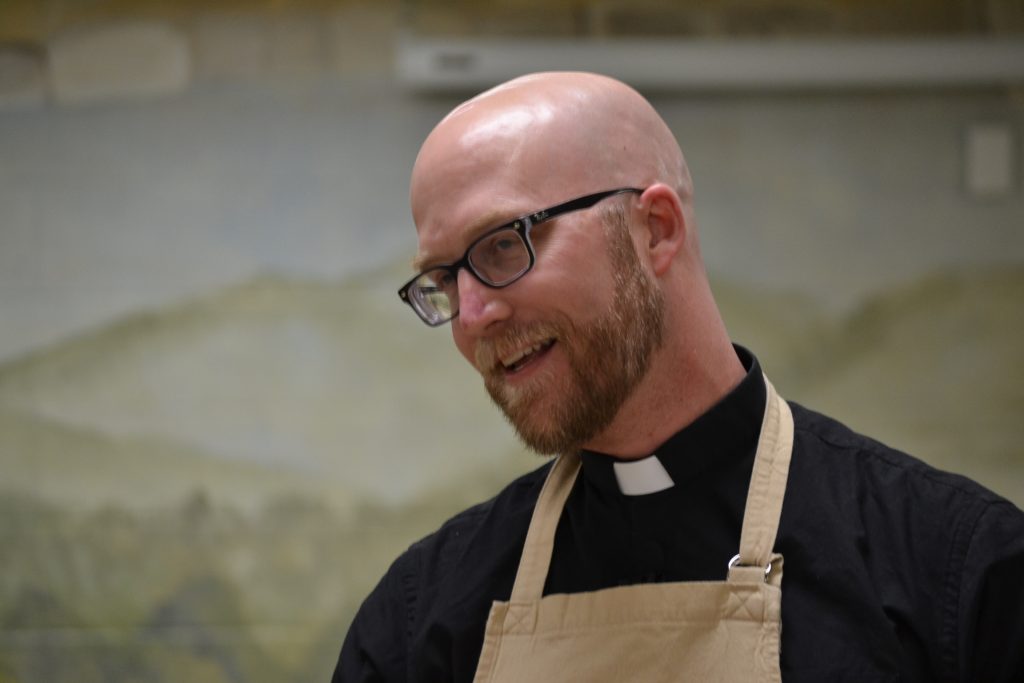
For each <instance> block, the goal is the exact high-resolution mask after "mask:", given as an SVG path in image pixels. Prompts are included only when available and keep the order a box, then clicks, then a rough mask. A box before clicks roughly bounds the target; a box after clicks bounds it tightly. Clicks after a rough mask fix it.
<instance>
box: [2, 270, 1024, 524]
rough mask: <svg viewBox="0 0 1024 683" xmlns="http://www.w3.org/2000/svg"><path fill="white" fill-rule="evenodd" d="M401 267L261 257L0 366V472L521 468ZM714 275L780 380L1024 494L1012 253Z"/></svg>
mask: <svg viewBox="0 0 1024 683" xmlns="http://www.w3.org/2000/svg"><path fill="white" fill-rule="evenodd" d="M404 274H405V268H404V267H399V266H395V267H393V268H385V269H382V270H380V271H376V272H372V273H367V274H364V275H363V276H362V277H360V278H357V279H352V280H349V281H346V282H342V283H314V282H299V281H294V280H288V279H284V278H277V277H264V278H260V279H257V280H255V281H252V282H248V283H244V284H241V285H239V286H236V287H233V288H230V289H227V290H224V291H220V292H215V293H213V294H212V295H210V296H207V297H203V298H200V299H196V300H194V301H188V302H184V303H182V304H181V305H179V306H175V307H173V308H170V309H167V310H161V311H154V312H148V313H142V314H138V315H135V316H132V317H130V318H128V319H125V320H123V321H121V322H118V323H116V324H114V325H111V326H109V327H106V328H103V329H99V330H96V331H94V332H92V333H91V334H87V335H83V336H81V337H79V338H76V339H72V340H69V341H67V342H65V343H63V344H60V345H57V346H55V347H52V348H48V349H42V350H40V351H38V352H37V353H35V354H32V355H30V356H28V357H25V358H22V359H20V360H16V361H13V362H10V363H7V364H6V365H4V366H0V419H2V420H3V421H4V426H5V429H4V430H3V431H4V432H5V433H6V434H5V436H4V437H3V439H0V458H2V459H3V462H4V469H5V470H6V471H7V472H9V473H11V474H8V475H7V477H6V479H7V480H8V481H9V482H10V481H16V482H20V483H19V484H18V485H19V486H27V487H31V486H33V482H35V483H36V484H35V485H37V486H38V487H39V488H40V489H41V490H47V491H52V492H54V493H55V494H60V496H61V497H63V495H64V494H67V495H72V494H73V489H76V486H75V484H76V483H81V482H89V484H88V486H86V487H78V489H77V490H80V491H81V490H92V491H95V492H96V495H97V499H98V500H99V501H102V500H108V499H110V497H114V498H117V499H122V498H125V497H126V496H127V497H128V498H132V497H133V496H134V497H135V498H139V499H142V498H144V496H143V495H141V494H138V490H139V487H138V486H137V485H136V484H137V483H139V482H140V481H143V480H140V479H139V477H141V476H143V475H145V473H147V472H148V473H153V476H154V477H158V478H159V479H160V480H162V481H166V482H173V485H171V484H170V483H169V484H168V487H167V490H174V491H179V490H182V489H184V488H185V487H186V486H187V485H190V483H192V482H194V481H196V480H201V481H212V482H213V484H211V486H212V487H213V493H215V494H216V491H217V490H218V489H219V488H221V487H223V490H224V491H233V492H234V493H233V494H231V495H232V496H234V497H235V498H238V499H239V500H241V499H243V498H244V496H243V493H242V492H243V491H252V492H262V493H260V494H258V495H260V496H261V495H264V493H265V494H267V495H269V494H270V493H271V492H273V491H276V490H278V489H281V488H286V487H288V486H292V485H294V486H298V487H303V486H305V487H306V488H305V489H304V490H305V491H307V492H314V491H315V492H318V495H319V494H320V493H321V492H322V491H324V490H327V491H330V492H334V493H335V494H336V495H337V496H339V497H340V498H345V499H348V497H349V496H351V497H352V498H351V499H353V500H355V499H360V498H364V497H368V498H371V499H376V500H379V501H381V502H385V503H386V502H390V503H394V504H401V503H404V502H409V501H411V500H414V499H421V498H422V497H423V496H429V495H430V491H432V490H435V489H441V488H447V487H449V486H450V485H452V484H455V485H457V483H458V482H460V481H463V480H465V481H469V480H485V481H500V480H502V479H503V478H507V477H509V476H511V475H512V474H514V473H515V472H517V471H523V470H525V469H527V468H529V467H532V466H534V465H535V464H536V462H537V461H536V459H535V458H533V457H531V456H528V455H524V454H523V453H522V449H521V448H520V447H519V446H518V445H517V444H516V442H515V440H514V438H513V436H512V434H511V430H509V429H508V428H507V426H506V425H505V424H504V423H503V421H502V420H501V418H500V416H499V414H498V413H497V411H496V410H495V409H494V408H493V407H492V406H491V405H490V401H489V399H488V398H487V397H486V394H485V393H484V391H483V389H482V388H481V386H480V382H479V380H478V379H477V377H476V376H475V374H474V373H473V371H472V370H471V369H470V368H469V367H468V365H467V364H466V363H465V362H464V361H463V360H462V359H461V358H460V357H459V356H458V354H457V352H456V351H455V349H454V347H453V345H452V344H451V340H450V336H449V333H448V331H447V330H446V329H439V330H430V329H427V328H425V327H423V326H421V325H420V324H419V323H417V322H416V320H415V319H414V318H413V316H412V315H411V314H410V313H409V312H408V311H406V310H404V306H402V305H401V304H400V303H399V302H398V299H397V297H396V296H395V294H394V289H395V283H396V282H400V281H401V279H402V277H403V275H404ZM716 292H717V293H718V296H719V298H720V301H721V303H722V308H723V311H724V314H725V317H726V320H727V322H728V323H729V326H730V330H731V331H732V334H733V336H734V338H736V339H737V340H738V341H741V342H742V343H744V344H747V345H749V346H750V348H751V349H753V350H754V351H755V352H756V353H758V354H759V357H760V358H761V360H762V363H763V365H764V366H765V368H766V370H767V371H768V372H769V374H770V375H771V376H772V377H773V379H774V380H775V382H776V384H777V386H779V387H780V389H781V390H782V391H783V392H784V394H785V395H787V396H788V397H790V398H792V399H795V400H798V401H801V402H804V403H806V404H807V405H809V406H812V407H815V408H818V409H820V410H822V411H824V412H828V413H830V414H834V415H835V416H837V417H839V418H840V419H842V420H844V421H846V422H848V423H849V424H851V426H853V427H855V428H858V429H861V430H863V431H865V432H867V433H869V434H872V435H873V436H877V437H879V438H881V439H883V440H887V441H889V442H890V443H892V444H893V445H895V446H897V447H901V448H904V449H906V450H908V451H910V452H912V453H914V454H916V455H918V456H920V457H922V458H924V459H926V460H930V461H932V462H935V463H937V464H939V465H941V466H944V467H947V468H950V469H955V470H960V471H965V472H967V473H969V474H971V475H973V476H975V477H977V478H979V479H981V480H982V481H984V482H985V483H987V484H988V485H990V486H992V487H994V488H996V490H999V491H1001V492H1003V493H1004V494H1006V495H1010V496H1011V497H1014V498H1015V499H1016V500H1018V501H1021V500H1024V486H1021V482H1022V477H1024V474H1021V473H1022V472H1024V463H1021V451H1020V448H1019V446H1018V445H1017V444H1019V443H1020V441H1021V439H1022V437H1024V420H1021V419H1020V418H1019V416H1020V415H1021V414H1022V408H1024V398H1022V393H1021V389H1020V388H1019V380H1020V378H1021V377H1022V376H1024V374H1022V372H1021V371H1022V369H1024V368H1022V367H1021V360H1020V359H1019V357H1018V355H1019V354H1018V353H1017V350H1018V349H1019V348H1021V346H1022V341H1024V307H1022V306H1021V305H1020V301H1021V300H1022V295H1024V272H1022V271H1021V269H1008V270H1003V271H998V272H990V273H986V272H970V273H959V274H952V273H951V274H944V275H936V276H934V277H932V278H929V279H926V280H924V281H922V282H919V283H916V284H913V285H910V286H908V287H905V288H900V289H897V290H894V291H891V292H887V293H885V294H883V295H880V296H879V297H877V298H876V299H874V300H872V301H871V302H868V303H867V304H866V305H865V306H864V307H863V309H862V310H860V311H859V312H857V313H856V314H855V315H853V316H851V317H850V318H849V319H848V320H842V321H833V320H829V319H828V318H826V317H825V316H824V315H823V314H822V313H821V312H820V311H819V310H818V309H816V308H815V307H814V306H813V305H812V304H811V303H810V302H808V301H805V300H799V299H796V298H794V297H792V296H789V295H787V294H785V293H780V292H766V291H750V290H746V289H744V288H741V287H736V286H730V285H729V284H728V283H718V284H716ZM51 443H52V444H59V445H53V446H52V447H51V446H46V447H45V448H44V447H43V446H42V444H51ZM34 453H37V454H38V455H32V454H34ZM100 453H103V454H104V455H102V456H100V455H99V454H100ZM33 457H35V458H36V461H35V462H34V463H33V462H32V458H33ZM133 458H138V459H139V460H140V462H147V463H150V464H148V465H147V466H146V467H144V468H136V469H133V468H132V466H131V462H132V459H133ZM76 459H77V460H76ZM90 461H95V462H97V463H100V462H102V463H104V464H102V465H99V464H97V466H96V467H95V468H94V469H90V468H89V465H88V464H87V463H88V462H90ZM157 463H158V464H157ZM179 465H180V466H181V467H182V468H185V469H188V470H190V471H193V472H195V473H200V472H201V473H202V474H191V475H187V476H185V475H179V476H175V475H174V474H173V471H175V468H176V467H178V466H179ZM235 466H237V468H236V469H232V468H233V467H235ZM133 472H134V473H135V474H131V473H133ZM158 472H159V473H160V474H159V475H156V474H155V473H158ZM72 473H74V474H72ZM76 478H77V479H79V481H78V482H76ZM260 482H262V483H260ZM126 486H127V487H129V489H125V488H124V487H126ZM131 489H134V491H135V492H133V493H130V494H129V493H128V492H126V491H130V490H131ZM119 491H121V493H118V492H119ZM343 492H344V493H343ZM81 495H82V496H85V497H88V496H89V495H91V494H89V493H82V494H81ZM252 495H253V496H257V494H256V493H253V494H252ZM328 495H331V494H328ZM118 496H120V498H118ZM257 497H258V496H257ZM136 502H137V501H136Z"/></svg>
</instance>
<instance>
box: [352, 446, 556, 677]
mask: <svg viewBox="0 0 1024 683" xmlns="http://www.w3.org/2000/svg"><path fill="white" fill-rule="evenodd" d="M549 468H550V463H548V464H545V465H544V466H542V467H540V468H538V469H536V470H534V471H533V472H530V473H528V474H525V475H523V476H521V477H519V478H518V479H516V480H514V481H513V482H511V483H510V484H508V485H507V486H506V487H505V488H504V489H502V490H501V492H499V493H498V494H497V495H496V496H494V497H493V498H491V499H490V500H487V501H485V502H483V503H479V504H477V505H474V506H473V507H470V508H468V509H466V510H463V511H462V512H460V513H458V514H457V515H455V516H453V517H451V518H450V519H448V520H447V521H445V522H444V523H443V524H442V525H441V526H440V527H439V528H438V529H437V530H436V531H434V532H433V533H431V534H429V535H428V536H425V537H424V538H422V539H420V540H418V541H416V542H415V543H413V544H412V545H410V546H409V548H408V549H407V550H406V551H405V552H403V553H402V554H401V555H399V557H398V558H397V559H396V560H395V561H394V562H393V563H392V564H391V566H390V568H389V569H388V570H387V572H386V573H385V574H384V576H383V577H382V578H381V580H380V582H379V583H378V584H377V586H376V588H374V590H373V591H372V592H371V593H370V595H369V596H368V597H367V598H366V599H365V600H364V601H363V603H362V605H361V606H360V608H359V611H358V612H357V614H356V617H355V619H354V620H353V622H352V624H351V626H350V627H349V631H348V634H347V636H346V638H345V643H344V645H343V646H342V651H341V655H340V658H339V661H338V666H337V669H336V673H335V680H346V681H348V680H352V681H356V680H364V676H363V675H362V673H360V672H363V671H371V672H374V674H373V676H370V677H369V678H366V680H405V679H406V674H407V670H406V668H407V666H408V665H409V662H410V661H411V659H417V660H419V659H421V658H424V657H425V658H426V659H428V660H429V659H430V658H431V656H432V655H436V654H437V653H439V652H441V651H442V649H443V648H441V647H440V646H438V645H437V643H435V642H433V640H431V642H429V643H426V644H424V643H423V642H421V641H423V639H424V637H425V636H424V630H425V629H426V630H429V631H431V634H430V637H431V638H434V639H437V638H438V637H440V638H441V639H442V640H446V641H448V642H450V640H449V639H448V635H450V631H452V630H458V629H460V628H464V627H468V628H477V629H482V628H483V626H482V622H480V623H476V622H477V621H479V620H480V618H481V617H480V616H479V615H478V614H476V613H473V614H463V613H458V612H457V610H458V609H459V606H460V605H469V606H470V608H469V609H471V610H476V611H482V613H483V617H482V618H483V619H485V618H486V610H487V609H488V608H489V606H490V603H491V601H492V600H494V599H504V598H507V595H506V596H504V598H503V597H502V596H500V595H498V593H500V592H501V591H502V590H504V586H503V583H504V582H503V580H502V579H503V577H505V576H506V575H508V574H509V571H511V576H513V577H514V572H515V567H516V565H517V562H516V560H518V556H519V553H520V551H521V549H522V545H523V541H524V539H525V536H526V529H527V527H528V526H529V521H530V516H531V514H532V512H533V506H534V503H535V502H536V500H537V496H538V494H539V492H540V488H541V486H542V485H543V483H544V478H545V476H546V475H547V471H548V469H549ZM508 583H509V587H508V590H509V591H510V590H511V582H510V581H509V582H508ZM428 627H429V628H428ZM441 631H448V632H449V633H448V634H447V635H443V636H439V635H438V634H439V632H441ZM481 632H482V631H481ZM414 650H425V653H419V655H417V656H413V654H412V652H413V651H414ZM450 654H451V653H449V655H450ZM437 674H438V676H439V677H442V678H443V677H445V676H447V677H450V675H449V674H450V672H440V671H439V672H437ZM374 676H377V677H374Z"/></svg>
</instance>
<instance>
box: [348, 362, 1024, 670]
mask: <svg viewBox="0 0 1024 683" xmlns="http://www.w3.org/2000/svg"><path fill="white" fill-rule="evenodd" d="M737 353H738V354H739V356H740V359H741V361H743V364H744V367H745V368H746V369H747V374H746V377H745V378H744V379H743V380H742V381H741V382H740V384H739V385H738V386H737V387H736V388H735V389H734V390H733V391H732V392H730V393H729V394H728V395H727V396H726V397H725V398H724V399H722V400H721V401H720V402H719V403H718V404H716V405H715V406H714V407H712V408H711V409H710V410H709V411H708V412H707V413H705V414H704V415H702V416H701V417H700V418H698V419H697V420H696V421H695V422H693V423H692V424H690V425H689V426H687V427H686V428H684V429H683V430H681V431H680V432H678V433H676V434H675V435H674V436H672V438H670V439H669V440H668V441H666V442H665V443H664V444H662V446H661V447H659V448H658V449H657V450H656V451H655V455H656V457H658V458H659V460H660V461H661V463H662V465H663V466H664V468H665V470H666V471H667V472H668V474H669V476H670V477H671V479H672V481H673V482H674V486H672V487H671V488H668V489H665V490H663V491H659V492H657V493H650V494H646V495H635V496H629V495H625V494H623V493H622V492H621V491H620V490H619V484H618V482H617V480H616V478H615V474H614V471H613V463H614V458H612V457H611V456H607V455H602V454H599V453H592V452H586V451H584V452H583V454H582V456H583V458H582V459H583V467H582V471H581V474H580V476H579V477H578V478H577V480H576V483H575V485H574V488H573V491H572V493H571V495H570V496H569V499H568V501H567V502H566V506H565V509H564V511H563V513H562V517H561V520H560V522H559V526H558V531H557V533H556V537H555V547H554V554H553V556H552V561H551V569H550V571H549V574H548V578H547V582H546V585H545V591H544V592H545V594H551V593H571V592H580V591H589V590H598V589H602V588H608V587H612V586H619V585H629V584H638V583H650V582H663V581H700V580H713V581H721V580H724V578H725V575H726V565H727V563H728V561H729V558H731V557H732V556H733V555H735V554H736V553H737V552H738V549H739V537H740V527H741V524H742V518H743V508H744V504H745V501H746V493H747V485H748V484H749V480H750V474H751V471H752V469H753V459H754V452H755V450H756V447H757V441H758V436H759V432H760V427H761V420H762V415H763V412H764V405H765V386H764V383H763V381H762V376H761V370H760V367H759V365H758V363H757V360H756V359H755V358H754V357H753V356H752V355H751V354H750V353H749V352H747V351H746V350H745V349H742V348H740V347H737ZM790 405H791V408H792V411H793V419H794V423H795V435H794V444H793V456H792V462H791V464H790V470H789V481H788V484H787V488H786V495H785V499H784V503H783V509H782V518H781V520H780V525H779V533H778V537H777V539H776V544H775V550H776V551H777V552H780V553H782V555H783V556H784V558H785V566H784V569H783V581H782V652H781V658H782V661H781V666H782V675H783V679H784V680H785V681H787V682H792V681H829V682H830V683H838V682H841V681H858V682H872V681H993V682H996V681H1024V513H1022V512H1021V511H1020V510H1019V509H1018V508H1016V507H1015V506H1014V505H1012V504H1011V503H1009V502H1007V501H1006V500H1004V499H1002V498H1000V497H999V496H997V495H995V494H993V493H991V492H989V491H987V490H985V489H984V488H982V487H980V486H978V485H977V484H975V483H973V482H971V481H969V480H967V479H965V478H963V477H959V476H956V475H952V474H947V473H944V472H940V471H937V470H935V469H932V468H930V467H929V466H927V465H925V464H924V463H922V462H920V461H918V460H915V459H913V458H911V457H910V456H908V455H905V454H903V453H900V452H897V451H894V450H892V449H890V448H887V447H886V446H884V445H882V444H880V443H878V442H876V441H873V440H871V439H868V438H866V437H864V436H861V435H859V434H856V433H854V432H852V431H850V430H849V429H847V428H846V427H844V426H843V425H841V424H839V423H838V422H835V421H834V420H831V419H829V418H827V417H825V416H823V415H819V414H817V413H814V412H812V411H810V410H807V409H805V408H803V407H801V406H799V405H796V404H792V403H791V404H790ZM968 455H969V454H968ZM549 467H550V464H546V465H544V466H543V467H541V468H539V469H538V470H536V471H534V472H532V473H530V474H527V475H525V476H523V477H521V478H519V479H517V480H516V481H514V482H512V483H511V484H510V485H509V486H508V487H506V488H505V489H504V490H503V491H502V492H501V493H499V494H498V496H497V497H495V498H493V499H491V500H489V501H487V502H485V503H482V504H480V505H477V506H475V507H473V508H470V509H469V510H466V511H465V512H462V513H461V514H459V515H457V516H455V517H454V518H452V519H451V520H449V521H448V522H446V523H445V524H444V525H443V526H442V527H441V528H440V529H439V530H438V531H437V532H435V533H434V534H432V535H430V536H428V537H426V538H425V539H423V540H421V541H419V542H418V543H415V544H413V545H412V546H411V547H410V548H409V549H408V550H407V551H406V552H405V553H404V554H402V555H401V556H400V557H399V558H398V559H397V560H396V561H395V563H394V564H393V565H392V566H391V568H390V569H389V570H388V572H387V574H386V575H385V576H384V578H383V579H381V581H380V583H379V584H378V586H377V587H376V588H375V589H374V591H373V592H372V593H371V594H370V596H369V597H368V598H367V599H366V601H365V602H364V603H363V605H362V607H361V608H360V610H359V612H358V614H357V615H356V617H355V619H354V621H353V623H352V626H351V627H350V629H349V633H348V636H347V637H346V639H345V643H344V646H343V648H342V651H341V656H340V658H339V660H338V666H337V669H336V671H335V674H334V679H333V680H334V683H340V682H344V683H357V682H364V681H365V682H370V681H388V682H397V681H410V682H411V681H417V682H420V681H421V682H424V683H427V682H430V683H439V682H441V681H458V682H462V681H465V682H469V681H472V679H473V675H474V672H475V669H476V663H477V658H478V656H479V654H480V648H481V645H482V642H483V630H484V624H485V623H486V621H487V614H488V611H489V610H490V606H491V603H492V602H493V601H495V600H507V599H508V597H509V595H510V593H511V591H512V583H513V580H514V578H515V572H516V569H517V566H518V562H519V556H520V552H521V551H522V547H523V541H524V539H525V537H526V530H527V527H528V525H529V522H530V516H531V513H532V512H533V506H534V503H535V502H536V500H537V496H538V494H539V492H540V487H541V485H542V483H543V481H544V477H545V476H546V475H547V472H548V469H549Z"/></svg>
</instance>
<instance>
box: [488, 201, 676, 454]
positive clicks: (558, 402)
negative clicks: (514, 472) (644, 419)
mask: <svg viewBox="0 0 1024 683" xmlns="http://www.w3.org/2000/svg"><path fill="white" fill-rule="evenodd" d="M615 218H619V216H615ZM613 222H614V223H617V224H618V225H612V224H609V225H608V227H607V229H606V233H607V235H608V255H609V260H610V262H611V265H612V270H613V273H614V276H613V279H612V283H611V286H612V287H613V290H614V296H613V299H612V302H611V305H610V306H609V308H608V310H606V311H604V312H603V313H602V314H601V315H600V316H599V317H598V318H597V319H595V320H592V321H588V322H586V323H580V324H577V323H574V322H573V321H572V320H571V319H570V318H569V317H568V316H565V315H560V316H557V317H556V319H555V320H552V321H550V322H544V323H537V324H531V325H520V326H516V327H514V328H510V329H509V330H508V331H507V332H506V333H505V334H504V335H502V337H501V338H500V339H499V340H494V341H488V342H482V343H481V345H480V346H479V347H478V348H477V367H479V368H486V370H485V371H484V386H485V387H486V388H487V392H488V393H489V394H490V396H491V399H492V400H493V401H494V403H495V404H497V405H498V407H499V408H501V410H502V412H503V413H504V414H505V418H506V419H507V420H508V421H509V422H510V423H511V424H512V426H513V427H514V428H515V430H516V434H517V435H518V436H519V438H520V440H522V441H523V443H525V444H526V446H527V447H529V448H530V449H531V450H534V451H536V452H537V453H540V454H547V455H551V454H558V453H566V452H570V451H575V450H578V449H579V448H580V447H582V445H583V444H585V443H587V442H588V441H590V440H591V439H593V438H594V437H596V436H597V435H598V434H600V433H601V432H602V431H603V430H604V429H605V428H606V427H608V425H609V424H611V422H612V420H613V419H615V416H616V415H617V414H618V412H619V409H620V408H621V407H622V404H623V403H625V401H626V399H628V398H629V396H630V395H631V394H632V393H633V390H634V389H635V388H636V386H637V385H638V384H639V383H640V380H642V379H643V378H644V376H645V375H646V374H647V370H648V367H649V366H650V359H651V354H652V353H653V352H654V351H655V350H656V349H657V348H658V347H659V346H661V341H662V336H663V329H664V301H663V297H662V294H661V290H659V289H658V287H657V285H656V284H655V283H654V282H653V281H652V279H651V278H650V277H649V276H648V275H647V274H646V273H645V272H644V271H643V269H642V268H641V267H640V260H639V258H638V257H637V254H636V250H635V249H634V247H633V242H632V241H631V240H630V237H629V231H628V229H627V228H626V226H625V217H624V216H622V217H621V218H620V220H617V221H613ZM610 223H611V222H610ZM542 339H555V340H557V344H558V346H559V347H560V348H561V350H562V353H564V354H565V356H566V358H567V359H568V363H569V373H568V377H555V376H552V373H550V372H547V371H545V372H542V373H538V375H537V376H536V377H533V378H531V381H530V382H527V383H524V384H523V385H521V386H511V385H509V384H508V383H507V382H505V373H504V371H503V368H502V367H501V365H500V363H497V362H496V358H497V353H496V350H495V349H496V348H505V349H511V348H522V347H523V346H525V345H526V344H529V343H531V342H536V341H538V340H542Z"/></svg>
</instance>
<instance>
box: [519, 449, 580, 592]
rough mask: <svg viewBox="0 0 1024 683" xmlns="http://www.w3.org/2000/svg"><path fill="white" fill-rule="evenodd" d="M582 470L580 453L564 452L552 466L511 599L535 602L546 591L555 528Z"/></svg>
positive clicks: (525, 546) (534, 511)
mask: <svg viewBox="0 0 1024 683" xmlns="http://www.w3.org/2000/svg"><path fill="white" fill-rule="evenodd" d="M579 470H580V456H579V454H578V453H564V454H562V455H560V456H558V458H557V459H556V460H555V464H554V465H552V466H551V471H550V472H548V476H547V478H546V479H545V480H544V486H543V487H542V488H541V490H540V496H539V497H538V498H537V504H536V506H535V507H534V510H533V518H532V519H531V520H530V528H529V530H528V531H527V532H526V543H525V544H524V545H523V554H522V556H521V557H520V558H519V571H518V572H516V582H515V584H514V585H513V586H512V596H511V598H510V601H511V602H513V603H516V602H533V601H536V600H540V599H541V597H542V595H543V593H544V582H545V581H546V580H547V577H548V569H549V568H550V566H551V550H552V548H554V546H555V531H556V530H557V529H558V520H559V519H560V518H561V516H562V508H564V507H565V501H566V499H568V498H569V493H570V492H572V485H573V483H574V482H575V481H576V474H577V473H578V472H579Z"/></svg>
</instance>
